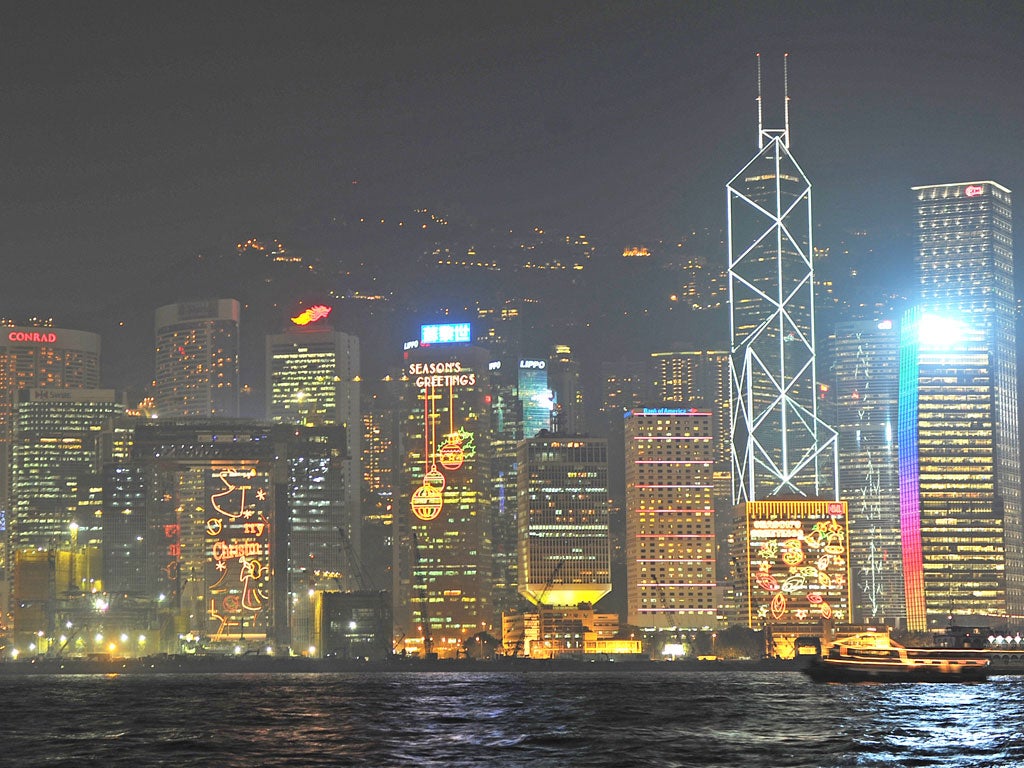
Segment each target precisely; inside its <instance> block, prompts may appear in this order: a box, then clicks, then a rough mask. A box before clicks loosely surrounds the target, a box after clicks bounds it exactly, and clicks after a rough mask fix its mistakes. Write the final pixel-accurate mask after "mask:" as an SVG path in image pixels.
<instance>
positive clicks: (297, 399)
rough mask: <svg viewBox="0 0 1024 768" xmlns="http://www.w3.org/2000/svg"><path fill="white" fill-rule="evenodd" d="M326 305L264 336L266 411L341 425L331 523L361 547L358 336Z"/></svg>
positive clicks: (286, 418)
mask: <svg viewBox="0 0 1024 768" xmlns="http://www.w3.org/2000/svg"><path fill="white" fill-rule="evenodd" d="M330 314H331V308H330V307H327V306H324V305H314V306H311V307H307V308H306V309H305V310H303V311H302V312H300V313H299V314H298V315H297V316H296V317H292V318H291V323H290V327H289V328H288V330H286V331H285V332H284V333H280V334H274V335H270V336H267V340H266V361H267V369H266V396H267V416H268V417H269V419H270V420H271V421H272V422H274V423H277V424H301V425H304V426H307V427H331V426H341V427H344V434H345V440H346V445H345V446H344V447H343V449H342V450H343V453H344V456H341V457H339V459H338V460H339V461H340V462H341V463H340V466H342V467H343V468H344V471H345V476H344V478H343V487H344V489H345V495H344V498H339V499H334V500H333V501H332V511H331V513H330V516H332V517H333V519H334V527H335V528H338V527H341V528H343V529H344V532H345V536H347V537H348V540H349V542H350V543H351V544H352V546H353V547H354V548H355V551H358V550H359V549H360V546H361V544H360V535H361V521H362V512H361V500H362V477H361V473H360V469H359V466H360V460H361V443H362V432H363V430H362V420H361V417H360V384H361V376H360V373H359V339H358V338H357V337H355V336H353V335H351V334H348V333H342V332H341V331H336V330H334V328H333V327H332V326H331V325H330V321H329V316H330Z"/></svg>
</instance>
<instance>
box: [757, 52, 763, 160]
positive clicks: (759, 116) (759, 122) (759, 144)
mask: <svg viewBox="0 0 1024 768" xmlns="http://www.w3.org/2000/svg"><path fill="white" fill-rule="evenodd" d="M755 55H756V56H757V148H758V149H764V113H763V111H762V108H761V54H760V53H758V54H755Z"/></svg>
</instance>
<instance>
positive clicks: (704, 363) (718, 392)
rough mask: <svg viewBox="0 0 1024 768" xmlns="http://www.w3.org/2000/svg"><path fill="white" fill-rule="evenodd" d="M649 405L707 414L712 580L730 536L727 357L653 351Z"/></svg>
mask: <svg viewBox="0 0 1024 768" xmlns="http://www.w3.org/2000/svg"><path fill="white" fill-rule="evenodd" d="M651 362H652V364H653V366H654V390H655V392H654V394H655V400H654V403H652V404H659V405H663V406H676V407H685V408H697V409H698V410H701V411H707V412H709V413H710V414H711V421H712V425H713V432H712V437H713V440H712V444H713V445H714V450H715V464H714V472H715V477H714V486H715V489H714V499H715V501H714V504H715V541H716V547H717V550H718V552H717V559H718V567H717V569H716V575H717V577H718V578H719V579H720V580H722V581H724V580H725V579H726V578H727V576H728V574H729V559H730V554H729V549H728V542H729V536H730V534H731V533H732V531H731V523H732V480H731V477H732V475H731V472H732V462H731V454H732V448H731V443H730V439H729V437H730V429H731V424H732V419H731V413H732V404H731V402H730V390H729V353H728V352H726V351H724V350H722V351H720V350H696V351H685V352H653V353H652V354H651Z"/></svg>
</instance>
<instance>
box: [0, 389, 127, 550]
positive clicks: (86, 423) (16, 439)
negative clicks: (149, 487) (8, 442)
mask: <svg viewBox="0 0 1024 768" xmlns="http://www.w3.org/2000/svg"><path fill="white" fill-rule="evenodd" d="M18 394H19V398H18V400H19V402H18V405H17V408H16V410H15V412H14V436H13V443H12V450H11V499H12V507H11V547H12V549H53V548H55V547H56V546H57V545H63V544H65V543H66V542H68V541H69V540H70V538H71V532H70V531H71V528H70V526H71V524H72V523H76V524H77V521H76V519H75V516H76V512H77V509H78V505H79V501H80V500H81V499H82V498H83V496H84V495H85V494H86V493H87V492H88V486H89V484H90V483H91V482H92V478H94V477H95V476H98V475H99V474H100V473H101V470H102V467H103V464H104V462H109V461H111V460H112V459H114V458H116V457H114V456H112V452H113V449H114V446H115V445H117V443H116V441H114V440H112V438H111V435H112V432H113V429H114V420H115V419H116V417H118V416H121V415H123V414H124V412H125V405H124V402H123V399H122V398H119V397H118V395H117V393H115V392H114V390H112V389H85V388H75V389H67V388H61V389H58V388H55V387H46V388H32V389H24V390H21V391H20V392H19V393H18Z"/></svg>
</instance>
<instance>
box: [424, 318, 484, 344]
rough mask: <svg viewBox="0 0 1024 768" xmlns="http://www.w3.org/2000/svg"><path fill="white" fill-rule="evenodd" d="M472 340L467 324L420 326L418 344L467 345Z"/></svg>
mask: <svg viewBox="0 0 1024 768" xmlns="http://www.w3.org/2000/svg"><path fill="white" fill-rule="evenodd" d="M472 340H473V337H472V334H471V333H470V329H469V323H442V324H439V325H421V326H420V344H468V343H469V342H471V341H472Z"/></svg>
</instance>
